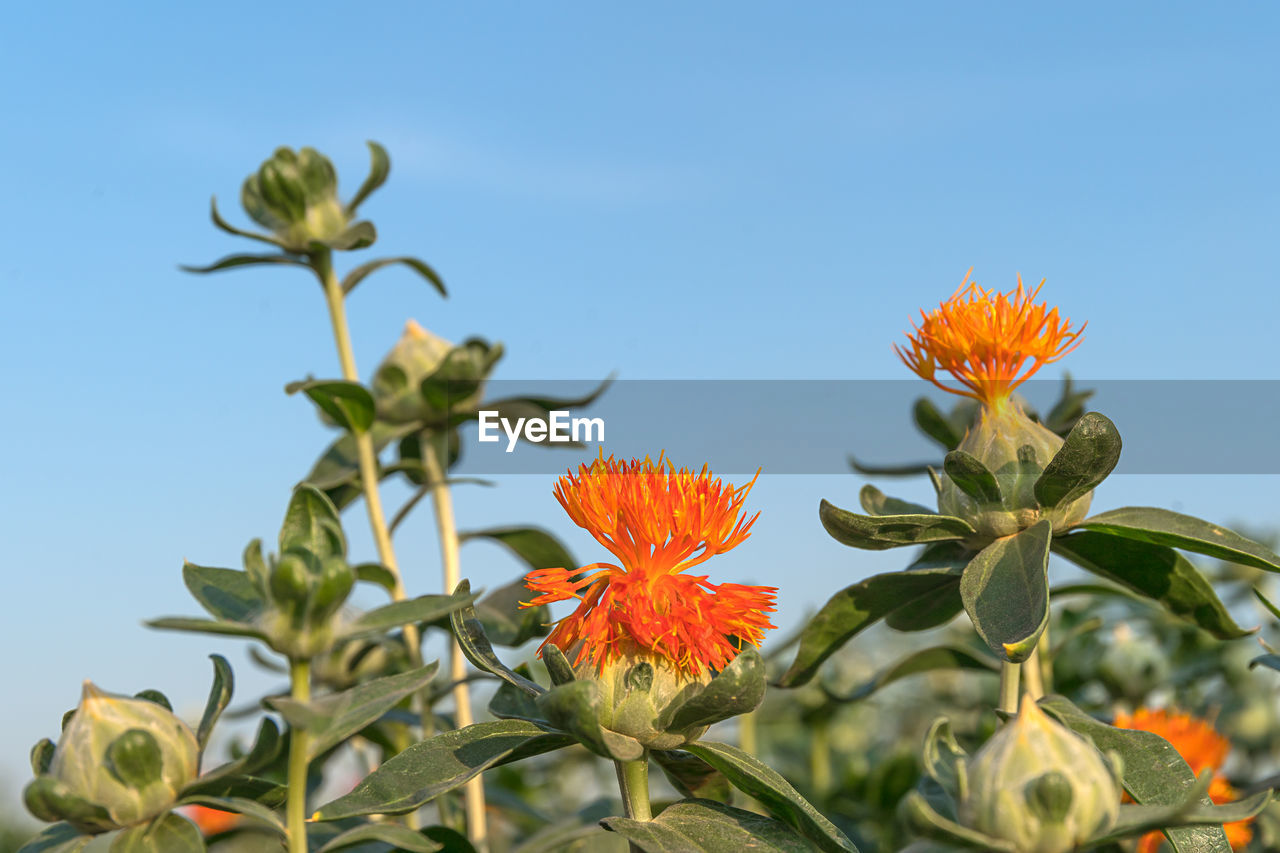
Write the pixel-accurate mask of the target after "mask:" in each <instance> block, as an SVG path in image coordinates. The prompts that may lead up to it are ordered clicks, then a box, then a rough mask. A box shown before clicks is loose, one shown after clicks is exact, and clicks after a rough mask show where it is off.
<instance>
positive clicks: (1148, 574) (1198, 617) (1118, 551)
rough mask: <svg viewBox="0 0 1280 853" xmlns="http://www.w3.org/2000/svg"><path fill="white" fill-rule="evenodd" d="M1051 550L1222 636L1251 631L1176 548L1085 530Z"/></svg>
mask: <svg viewBox="0 0 1280 853" xmlns="http://www.w3.org/2000/svg"><path fill="white" fill-rule="evenodd" d="M1053 550H1054V552H1055V553H1057V554H1059V555H1061V556H1063V557H1066V558H1067V559H1068V560H1070V561H1071V562H1073V563H1075V564H1076V565H1078V566H1080V567H1081V568H1084V569H1087V570H1089V571H1090V572H1093V573H1094V574H1096V575H1099V576H1100V577H1103V578H1106V579H1107V580H1109V581H1114V582H1115V583H1118V584H1120V585H1121V586H1123V587H1124V588H1126V589H1128V590H1132V591H1133V592H1136V593H1138V594H1140V595H1144V596H1146V597H1148V598H1150V599H1152V600H1154V601H1156V602H1158V603H1159V604H1160V605H1161V606H1163V607H1164V608H1165V609H1166V610H1168V611H1169V612H1170V613H1172V614H1173V615H1175V616H1177V617H1178V618H1180V619H1182V620H1184V621H1186V622H1189V623H1191V624H1192V625H1196V626H1197V627H1200V628H1203V629H1204V630H1205V631H1208V632H1209V633H1210V634H1212V635H1213V636H1215V637H1217V638H1218V639H1222V640H1233V639H1236V638H1237V637H1243V636H1246V635H1248V634H1249V633H1251V632H1250V631H1247V630H1245V629H1244V628H1241V627H1240V626H1239V625H1237V624H1236V623H1235V620H1234V619H1232V618H1231V612H1230V611H1229V610H1227V607H1226V605H1224V604H1223V603H1222V600H1221V599H1219V598H1218V594H1217V593H1216V592H1214V589H1213V586H1212V584H1210V583H1209V581H1208V580H1206V579H1205V577H1204V575H1202V574H1201V573H1200V571H1199V570H1198V569H1197V568H1196V567H1195V566H1194V565H1193V564H1192V563H1191V561H1190V560H1188V559H1187V558H1186V557H1183V556H1182V555H1181V554H1179V553H1178V552H1177V551H1174V550H1173V549H1172V548H1167V547H1165V546H1163V545H1155V544H1152V543H1150V542H1143V541H1141V540H1138V539H1126V538H1123V537H1120V536H1113V535H1111V534H1109V533H1098V532H1094V531H1090V530H1082V531H1078V532H1075V533H1069V534H1067V535H1066V536H1059V537H1058V538H1056V539H1055V540H1054V541H1053Z"/></svg>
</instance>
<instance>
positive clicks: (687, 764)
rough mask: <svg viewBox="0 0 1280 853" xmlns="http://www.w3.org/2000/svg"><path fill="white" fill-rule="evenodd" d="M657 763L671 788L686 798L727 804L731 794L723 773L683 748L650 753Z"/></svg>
mask: <svg viewBox="0 0 1280 853" xmlns="http://www.w3.org/2000/svg"><path fill="white" fill-rule="evenodd" d="M649 755H650V757H651V758H653V760H654V761H656V762H657V763H658V768H659V769H660V770H661V771H662V775H663V776H666V777H667V781H668V782H670V783H671V787H673V788H675V789H676V790H677V791H679V792H680V793H681V794H683V795H684V796H686V797H698V798H701V799H706V800H715V801H717V802H721V803H727V802H728V801H729V797H730V796H732V791H731V790H730V789H729V780H728V779H726V778H724V774H723V773H721V772H720V771H719V770H717V769H715V768H714V767H712V766H711V765H710V764H708V763H707V762H705V761H703V760H702V759H701V758H699V757H698V756H696V755H694V754H693V753H692V752H686V751H684V750H682V749H655V750H651V751H650V753H649Z"/></svg>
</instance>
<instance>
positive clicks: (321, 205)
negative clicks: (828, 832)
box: [240, 148, 351, 252]
mask: <svg viewBox="0 0 1280 853" xmlns="http://www.w3.org/2000/svg"><path fill="white" fill-rule="evenodd" d="M240 201H241V204H243V205H244V209H245V212H246V213H248V214H249V216H250V217H251V218H252V219H253V220H254V221H255V222H257V223H258V224H259V225H261V226H262V227H264V228H266V229H268V230H269V231H271V232H273V233H274V234H275V235H276V237H277V238H278V239H279V240H280V241H281V242H282V243H284V244H285V245H286V246H287V247H288V248H289V249H291V250H293V251H296V252H306V251H308V249H309V248H310V246H311V244H312V243H313V242H320V243H324V242H327V241H329V240H332V239H334V238H336V237H337V236H339V235H340V234H342V233H343V232H344V231H345V230H346V229H347V226H348V225H349V224H350V221H351V217H350V216H349V215H348V212H347V210H346V209H345V208H344V207H343V205H342V203H341V202H339V201H338V175H337V172H335V171H334V168H333V164H332V163H330V162H329V159H328V158H327V157H325V156H324V155H323V154H321V153H320V152H319V151H316V150H315V149H314V148H302V149H300V150H298V151H297V152H295V151H294V150H293V149H291V148H277V149H276V151H275V153H274V154H273V155H271V158H270V159H269V160H267V161H266V162H264V163H263V164H262V166H261V167H259V169H258V171H257V172H255V173H254V174H252V175H250V176H249V177H248V178H246V179H245V182H244V186H243V187H242V188H241V191H240Z"/></svg>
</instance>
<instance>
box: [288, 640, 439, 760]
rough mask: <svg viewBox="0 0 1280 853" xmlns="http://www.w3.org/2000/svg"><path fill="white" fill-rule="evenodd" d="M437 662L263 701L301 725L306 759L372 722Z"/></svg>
mask: <svg viewBox="0 0 1280 853" xmlns="http://www.w3.org/2000/svg"><path fill="white" fill-rule="evenodd" d="M436 669H437V664H436V663H434V662H433V663H430V664H428V665H427V666H424V667H422V668H421V669H415V670H412V671H411V672H401V673H397V674H396V675H387V676H383V677H382V678H375V679H373V680H372V681H366V682H364V683H363V684H357V685H356V686H355V687H352V688H350V689H347V690H344V691H342V692H341V693H331V694H329V695H327V696H322V697H320V698H319V699H313V700H311V701H310V702H308V703H302V702H295V701H294V700H292V699H288V698H284V697H273V698H270V699H267V700H266V704H267V705H268V706H270V707H271V708H273V709H274V710H276V711H279V712H280V713H281V714H282V715H283V716H284V718H285V719H286V720H288V721H289V723H290V724H291V725H295V726H301V727H302V728H305V729H306V731H307V734H308V737H307V760H308V761H311V760H313V759H314V758H315V757H316V756H318V755H321V754H323V753H325V752H327V751H329V750H330V749H332V748H333V747H335V746H337V745H338V744H340V743H342V742H343V741H344V740H346V739H347V738H349V737H351V736H352V735H353V734H355V733H356V732H358V731H360V730H361V729H363V728H364V727H365V726H368V725H370V724H372V723H375V722H377V721H378V720H379V719H381V717H382V716H383V715H384V714H386V713H387V712H388V711H390V710H391V709H392V708H394V707H395V706H396V705H398V704H400V702H401V701H402V700H403V699H405V698H406V697H407V696H410V695H412V694H414V693H417V692H418V691H419V690H421V689H423V688H424V687H426V686H427V685H428V684H430V683H431V679H432V677H433V676H435V674H436Z"/></svg>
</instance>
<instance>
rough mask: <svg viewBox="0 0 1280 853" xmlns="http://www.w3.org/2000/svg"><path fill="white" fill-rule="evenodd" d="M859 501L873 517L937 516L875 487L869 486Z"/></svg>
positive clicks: (918, 505)
mask: <svg viewBox="0 0 1280 853" xmlns="http://www.w3.org/2000/svg"><path fill="white" fill-rule="evenodd" d="M858 501H859V502H860V503H861V504H862V508H863V509H865V510H866V511H867V512H868V513H870V514H871V515H937V514H938V513H937V512H936V511H934V510H931V509H929V508H928V507H927V506H921V505H920V504H913V503H912V502H911V501H903V500H899V499H897V498H891V497H888V496H886V495H885V493H884V492H882V491H880V490H879V489H877V488H876V487H875V486H872V485H870V484H867V485H865V486H863V487H862V491H861V492H859V493H858Z"/></svg>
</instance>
